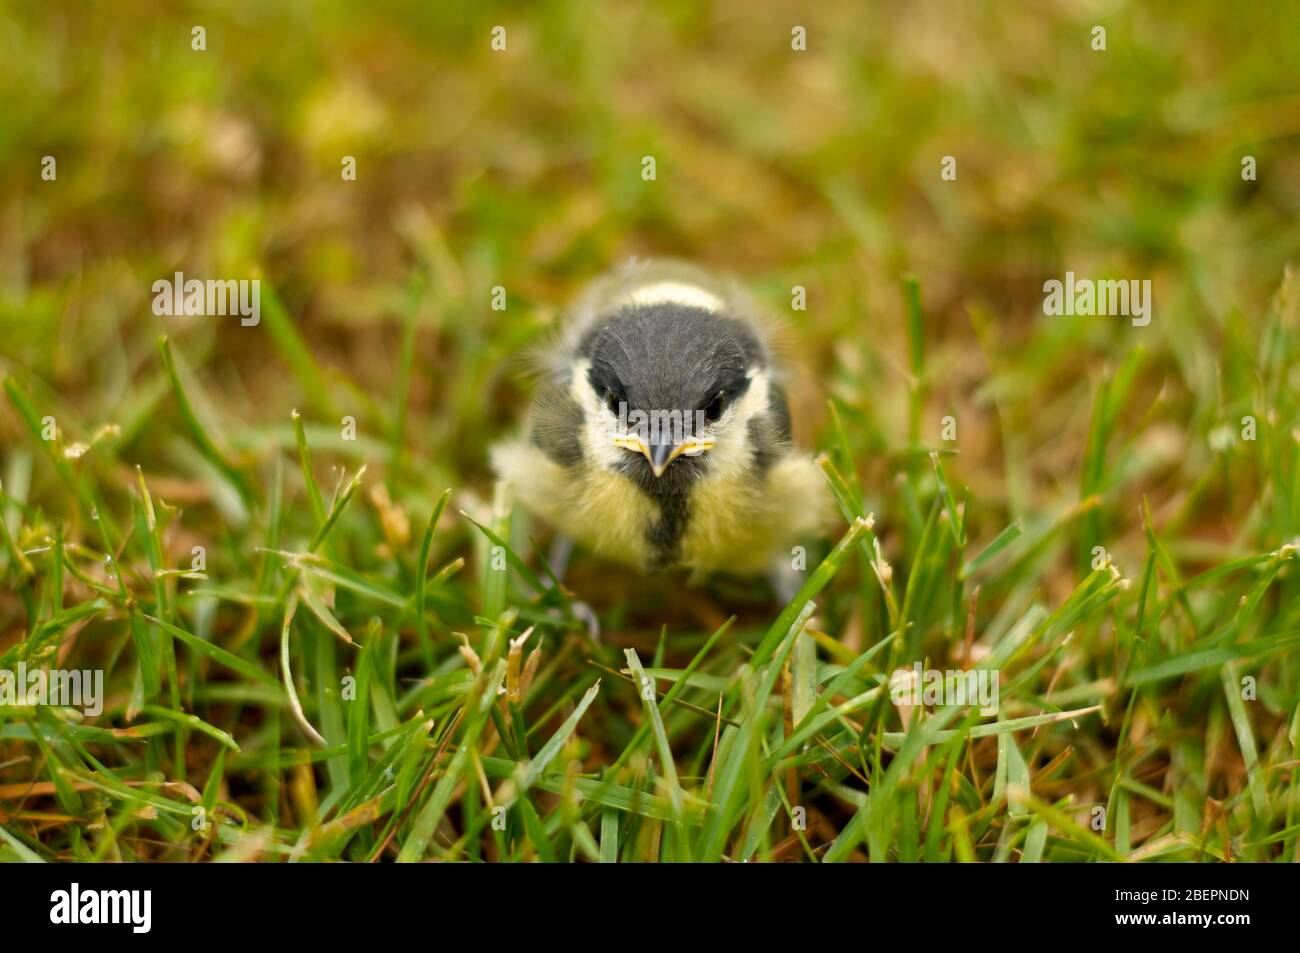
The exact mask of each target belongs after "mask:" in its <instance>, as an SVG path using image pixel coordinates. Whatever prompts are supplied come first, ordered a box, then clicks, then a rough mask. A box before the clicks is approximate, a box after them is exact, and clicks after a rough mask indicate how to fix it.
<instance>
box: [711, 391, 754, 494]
mask: <svg viewBox="0 0 1300 953" xmlns="http://www.w3.org/2000/svg"><path fill="white" fill-rule="evenodd" d="M767 397H768V377H767V372H766V371H762V370H758V371H754V372H753V374H752V375H751V376H750V379H749V388H748V389H747V390H746V391H745V395H744V396H743V397H741V398H740V403H738V404H736V405H735V406H734V407H733V408H732V412H731V420H729V421H728V422H727V426H726V429H724V430H723V431H721V432H720V433H718V434H717V435H716V437H717V440H716V443H715V444H714V446H713V448H712V449H711V450H709V453H708V458H709V470H708V479H717V480H734V479H737V478H740V477H742V476H743V475H744V474H745V473H746V472H747V471H748V468H749V466H750V460H751V457H752V455H753V447H751V446H750V440H749V422H750V421H751V420H753V419H754V418H755V417H756V416H758V415H759V414H761V413H763V412H764V411H765V410H766V408H767Z"/></svg>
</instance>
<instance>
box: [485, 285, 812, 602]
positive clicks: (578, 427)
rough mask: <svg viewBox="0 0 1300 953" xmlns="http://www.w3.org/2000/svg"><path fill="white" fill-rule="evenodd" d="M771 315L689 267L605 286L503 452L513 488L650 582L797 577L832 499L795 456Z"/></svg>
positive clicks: (552, 352)
mask: <svg viewBox="0 0 1300 953" xmlns="http://www.w3.org/2000/svg"><path fill="white" fill-rule="evenodd" d="M758 313H759V312H758V309H757V307H756V306H755V305H754V304H753V303H752V302H751V301H750V299H749V298H747V297H746V296H745V295H744V294H743V292H741V291H740V290H739V289H737V288H734V287H732V286H731V285H730V284H728V283H725V282H722V281H719V280H717V279H715V278H713V277H711V276H710V275H709V274H707V273H706V272H703V271H701V270H699V269H697V268H695V267H693V266H690V265H687V264H684V263H680V262H669V261H657V262H656V261H651V262H644V261H633V262H631V263H629V264H628V265H626V266H624V267H622V268H620V269H618V270H616V271H614V272H613V273H611V274H609V275H607V276H606V277H604V278H601V279H599V280H598V281H596V282H595V283H594V284H593V285H592V286H591V287H590V288H589V289H588V291H587V292H586V293H585V295H583V296H582V298H581V299H580V300H579V302H578V304H577V306H576V308H575V309H574V313H573V315H572V317H571V320H570V321H569V322H568V324H567V326H565V327H564V328H563V329H562V332H561V334H560V335H559V337H558V340H556V341H555V342H554V344H553V345H552V347H551V348H550V349H549V350H548V351H547V352H546V353H545V354H544V355H543V379H542V380H541V382H540V386H539V389H538V391H537V394H536V396H535V398H534V400H533V403H532V406H531V407H530V409H529V412H528V416H527V419H526V422H525V425H524V429H523V433H522V435H521V436H520V437H518V438H516V439H514V440H512V441H508V442H506V443H503V444H500V445H498V446H496V447H494V448H493V451H492V462H493V466H494V469H495V470H496V472H497V475H498V476H499V477H500V478H501V479H503V480H504V481H506V482H507V483H509V484H510V485H511V487H512V489H513V494H514V496H515V498H516V499H517V500H518V501H519V502H521V503H522V504H523V505H524V506H525V507H527V508H528V509H529V510H531V511H532V512H533V513H535V514H537V515H538V516H540V517H542V518H543V519H544V520H545V521H547V522H548V523H550V524H551V525H552V526H554V527H555V528H557V529H558V530H560V531H561V532H562V533H564V534H566V535H567V536H569V537H571V538H572V539H573V540H576V541H577V542H579V543H581V544H583V545H585V546H586V547H588V548H589V549H591V550H592V551H594V552H595V553H597V554H599V555H600V556H602V557H605V558H607V559H610V560H614V561H616V562H620V563H623V564H625V565H628V566H631V567H633V568H635V569H638V570H641V571H643V572H657V571H661V570H666V569H671V568H675V567H683V568H686V569H690V570H692V571H693V572H694V573H695V574H696V575H699V574H703V573H708V572H725V573H734V574H753V573H761V572H769V573H776V574H777V578H780V577H782V576H788V574H789V570H790V566H791V562H792V557H791V553H792V550H793V547H794V546H795V545H796V544H798V543H800V542H803V541H807V540H808V539H809V537H812V536H815V535H818V534H819V533H820V532H821V531H822V530H823V529H824V528H825V527H826V525H827V521H828V517H829V515H830V498H829V493H828V491H827V487H826V484H825V481H824V479H823V477H822V475H821V472H820V471H819V469H818V467H817V465H816V464H815V463H814V462H813V461H812V459H811V458H810V457H809V456H807V455H805V454H802V453H800V452H798V451H797V450H796V449H795V447H794V445H793V444H792V442H791V437H790V413H789V410H788V408H787V406H786V398H785V392H784V389H783V385H782V376H781V370H780V368H779V367H778V366H777V364H776V363H775V361H774V360H773V356H772V353H771V350H770V347H769V341H768V335H767V334H766V333H765V330H764V328H763V326H762V325H761V323H760V321H759V319H758ZM782 568H784V572H781V570H782ZM778 588H782V589H784V588H786V587H785V586H779V587H778Z"/></svg>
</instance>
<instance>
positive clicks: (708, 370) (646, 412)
mask: <svg viewBox="0 0 1300 953" xmlns="http://www.w3.org/2000/svg"><path fill="white" fill-rule="evenodd" d="M576 361H577V366H576V367H575V369H574V370H575V373H574V375H573V378H572V382H573V388H572V396H573V397H574V399H575V400H576V402H577V403H578V405H579V406H580V407H581V409H582V415H583V443H584V444H585V449H586V451H587V454H588V456H589V457H590V458H591V459H594V460H595V461H596V462H597V464H598V465H600V466H602V467H604V468H606V469H609V470H613V471H615V472H618V473H621V474H623V475H625V476H627V477H629V478H630V479H632V480H633V481H634V482H636V483H637V484H639V485H640V486H641V487H643V488H644V489H646V490H647V491H649V492H651V493H653V494H669V493H677V492H684V491H685V490H686V489H688V488H689V486H690V484H691V483H692V482H693V481H695V480H697V479H698V478H699V477H701V476H703V475H704V474H705V473H706V472H708V471H709V470H711V469H712V470H719V469H725V468H740V467H747V466H753V465H754V464H755V461H756V460H757V459H758V458H759V456H760V451H761V448H759V447H757V446H755V443H756V441H757V440H758V439H759V435H760V434H770V433H774V432H783V433H787V434H788V421H772V420H769V419H768V418H770V417H772V416H774V415H778V413H780V414H783V412H784V401H782V400H773V399H772V398H773V396H774V393H775V385H774V384H773V382H772V381H770V380H769V377H768V362H767V357H766V354H765V353H764V349H763V345H762V343H761V342H760V340H759V338H758V336H757V335H756V334H755V332H754V330H753V329H752V328H751V327H750V326H749V324H747V323H746V322H745V321H742V320H740V319H737V318H732V317H728V316H726V315H724V314H718V313H716V312H714V311H711V310H709V309H706V308H701V307H693V306H686V305H682V304H679V303H660V304H653V305H644V306H634V307H628V308H625V309H623V310H622V311H620V312H618V313H617V314H616V315H614V316H613V317H612V318H610V319H608V320H607V321H604V322H602V323H600V324H599V325H598V326H596V327H595V328H593V329H592V330H591V331H589V332H588V334H587V335H586V337H585V338H584V339H583V340H582V341H581V342H580V344H579V347H578V349H577V353H576ZM769 424H770V426H768V425H769Z"/></svg>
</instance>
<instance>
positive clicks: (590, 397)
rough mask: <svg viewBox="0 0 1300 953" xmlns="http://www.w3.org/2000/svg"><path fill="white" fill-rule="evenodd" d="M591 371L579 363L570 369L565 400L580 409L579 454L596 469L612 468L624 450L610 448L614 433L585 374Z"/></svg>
mask: <svg viewBox="0 0 1300 953" xmlns="http://www.w3.org/2000/svg"><path fill="white" fill-rule="evenodd" d="M590 369H591V363H590V362H589V361H579V362H578V363H577V364H575V365H574V368H573V376H572V378H571V379H570V383H569V396H570V397H571V398H573V400H574V401H575V402H576V403H577V404H578V406H579V407H581V408H582V433H581V434H580V435H579V436H580V439H581V441H582V449H583V452H584V453H585V454H586V455H587V457H588V458H589V459H591V460H594V461H595V462H596V463H597V464H598V465H600V466H602V467H606V468H610V467H613V466H614V465H615V464H617V463H618V462H619V460H621V459H622V457H623V454H624V453H626V451H625V450H622V449H620V448H619V447H616V446H614V443H613V441H612V440H611V439H610V438H611V437H612V436H613V435H614V431H613V430H611V429H610V426H611V424H610V419H609V414H607V413H605V402H604V400H602V399H601V396H600V395H599V394H597V393H596V391H595V390H594V389H593V388H592V386H591V381H590V380H589V379H588V378H587V371H589V370H590Z"/></svg>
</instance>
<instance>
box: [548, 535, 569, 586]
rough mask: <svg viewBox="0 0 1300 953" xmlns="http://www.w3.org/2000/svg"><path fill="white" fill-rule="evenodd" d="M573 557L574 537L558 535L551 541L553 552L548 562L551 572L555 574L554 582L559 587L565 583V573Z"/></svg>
mask: <svg viewBox="0 0 1300 953" xmlns="http://www.w3.org/2000/svg"><path fill="white" fill-rule="evenodd" d="M572 555H573V537H571V536H567V535H565V534H564V533H556V534H555V538H554V539H553V540H551V551H550V554H549V555H548V556H547V557H546V561H547V563H548V564H549V565H550V567H551V572H553V573H555V578H554V579H553V580H552V582H554V583H555V584H556V585H557V586H558V585H559V584H560V583H562V582H564V573H565V571H566V570H567V569H568V568H569V557H571V556H572Z"/></svg>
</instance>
